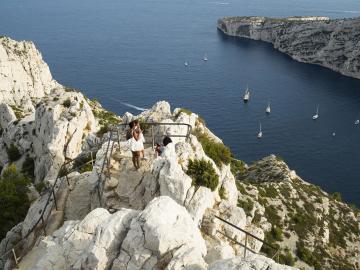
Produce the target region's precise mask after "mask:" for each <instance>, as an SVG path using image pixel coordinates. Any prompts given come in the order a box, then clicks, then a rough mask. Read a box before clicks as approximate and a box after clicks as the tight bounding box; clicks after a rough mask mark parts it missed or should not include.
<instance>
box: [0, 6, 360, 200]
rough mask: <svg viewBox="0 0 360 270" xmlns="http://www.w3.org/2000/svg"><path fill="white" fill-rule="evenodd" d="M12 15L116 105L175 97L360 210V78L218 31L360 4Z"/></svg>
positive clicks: (27, 10)
mask: <svg viewBox="0 0 360 270" xmlns="http://www.w3.org/2000/svg"><path fill="white" fill-rule="evenodd" d="M0 11H1V16H0V35H6V36H9V37H11V38H13V39H17V40H32V41H33V42H34V43H35V44H36V46H37V48H38V49H39V50H40V51H41V52H42V55H43V58H44V59H45V61H46V62H47V63H48V64H49V66H50V69H51V72H52V74H53V77H54V78H55V79H56V80H58V81H59V82H60V83H61V84H64V85H66V86H71V87H74V88H76V89H80V90H81V91H82V92H83V93H85V94H86V95H87V96H88V97H90V98H96V99H97V100H99V101H100V102H101V104H103V106H104V107H105V108H106V109H108V110H111V111H113V112H115V113H117V114H120V115H122V114H123V113H125V112H126V111H129V112H131V113H134V114H137V113H139V112H140V111H139V110H138V109H140V108H150V107H151V106H152V105H153V104H154V103H155V102H156V101H159V100H167V101H169V102H170V104H171V106H172V108H173V109H174V108H176V107H185V108H187V109H190V110H191V111H194V112H196V113H197V114H199V115H200V116H201V117H202V118H204V119H205V121H206V123H207V125H208V127H209V128H210V129H211V130H212V131H213V132H214V133H216V134H217V135H218V136H219V137H221V138H222V139H223V141H224V143H225V144H226V145H228V146H229V147H230V148H231V149H232V151H233V152H234V154H235V156H236V157H237V158H239V159H242V160H244V161H246V162H247V163H251V162H253V161H255V160H258V159H261V158H262V157H264V156H267V155H270V154H276V155H279V156H280V157H282V158H283V159H284V160H285V161H286V162H287V163H288V164H289V166H290V168H291V169H293V170H295V171H296V172H297V174H298V175H300V176H301V177H302V178H303V179H304V180H306V181H308V182H311V183H313V184H316V185H319V186H320V187H321V188H323V189H324V190H326V191H328V192H340V193H341V194H342V197H343V199H344V200H345V201H346V202H349V203H354V204H357V205H358V206H360V125H358V126H356V125H354V122H355V120H356V119H359V118H360V80H357V79H353V78H349V77H345V76H342V75H340V74H338V73H335V72H333V71H331V70H328V69H326V68H322V67H319V66H315V65H309V64H303V63H298V62H296V61H294V60H292V59H291V58H290V57H288V56H286V55H284V54H282V53H280V52H278V51H276V50H274V49H273V47H272V45H271V44H267V43H262V42H258V41H251V40H246V39H239V38H230V37H226V36H224V35H223V34H222V33H220V32H219V31H218V30H217V29H216V22H217V19H218V18H220V17H223V16H251V15H256V16H270V17H286V16H295V15H317V16H328V17H330V18H345V17H356V16H360V1H358V0H342V1H338V0H317V1H313V0H302V1H295V0H267V1H265V0H262V1H260V0H251V1H245V0H220V1H213V0H103V1H98V0H76V1H73V0H62V1H49V0H32V1H29V0H1V1H0ZM205 54H206V55H207V57H208V61H207V62H204V61H203V60H202V58H203V57H204V55H205ZM185 62H188V64H189V65H188V66H187V67H185V66H184V63H185ZM247 85H248V86H249V88H250V89H251V99H250V102H248V103H247V104H244V103H243V101H242V97H243V94H244V90H245V88H246V87H247ZM268 102H271V108H272V112H271V114H270V115H266V114H265V108H266V106H267V104H268ZM134 106H135V107H134ZM317 106H319V119H318V120H317V121H313V120H312V116H313V115H314V114H315V111H316V107H317ZM136 107H139V108H136ZM260 123H261V124H262V131H263V137H262V139H260V140H259V139H257V133H258V130H259V124H260ZM334 132H335V136H333V133H334Z"/></svg>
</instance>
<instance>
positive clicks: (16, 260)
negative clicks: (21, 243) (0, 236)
mask: <svg viewBox="0 0 360 270" xmlns="http://www.w3.org/2000/svg"><path fill="white" fill-rule="evenodd" d="M11 251H12V253H13V256H14V259H15V264H16V266H18V264H19V261H18V258H17V257H16V253H15V249H11Z"/></svg>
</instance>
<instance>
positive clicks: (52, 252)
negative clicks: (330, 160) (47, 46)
mask: <svg viewBox="0 0 360 270" xmlns="http://www.w3.org/2000/svg"><path fill="white" fill-rule="evenodd" d="M14 47H16V46H15V45H14ZM14 76H15V75H14ZM10 100H11V99H10ZM31 102H32V103H31V104H33V105H34V108H35V109H34V111H31V110H29V111H26V112H23V111H22V110H20V109H19V108H17V107H14V105H11V102H10V101H9V102H7V101H5V102H3V103H2V104H0V112H1V115H0V124H1V127H2V129H3V130H2V136H1V140H0V142H1V143H2V145H3V147H2V148H0V162H2V163H0V164H1V165H3V166H5V167H6V166H8V164H9V163H10V162H15V163H17V164H18V165H19V166H21V162H22V161H23V160H24V159H25V157H26V156H28V157H33V158H34V160H35V168H34V172H35V176H36V177H37V181H40V182H41V181H45V180H48V182H50V183H52V182H53V181H54V180H55V179H58V182H57V183H56V185H54V186H53V191H54V192H52V190H51V189H44V190H43V191H42V192H41V193H40V194H38V195H37V196H35V198H34V200H33V201H32V204H31V206H30V208H29V210H28V213H27V215H26V217H25V218H24V220H23V221H22V222H20V223H19V224H17V225H16V226H14V227H13V228H12V229H11V230H10V231H9V232H8V233H7V235H6V237H5V238H4V239H3V240H2V241H1V243H0V269H2V268H4V269H6V270H8V269H12V268H13V267H14V266H15V261H14V258H13V256H12V255H13V253H12V251H11V250H12V248H15V249H14V250H15V252H16V253H17V255H18V256H21V260H20V262H19V265H18V268H19V269H39V270H40V269H41V270H43V269H53V270H54V269H59V270H60V269H99V270H100V269H112V270H123V269H124V270H130V269H131V270H132V269H139V270H140V269H156V270H157V269H169V270H170V269H173V270H177V269H188V270H217V269H223V270H227V269H229V270H230V269H239V270H243V269H244V270H245V269H254V270H260V269H268V270H275V269H277V270H292V269H294V268H292V267H290V266H287V265H291V266H293V265H295V266H297V267H305V268H306V269H312V267H315V268H316V269H347V268H349V269H352V268H355V269H359V263H360V262H359V258H360V256H359V254H360V251H359V249H358V246H359V239H360V235H359V224H360V223H359V221H360V214H359V211H358V210H357V209H355V208H354V209H352V208H350V207H349V206H347V205H346V204H344V203H341V202H339V201H336V200H335V199H334V198H332V197H331V196H330V195H328V194H326V193H325V192H323V191H321V190H320V189H319V188H316V187H314V186H312V185H310V184H308V183H306V182H304V181H303V180H301V179H300V178H299V177H298V176H297V175H296V174H295V172H292V171H290V170H289V168H288V167H287V165H286V164H285V162H283V161H281V160H280V159H279V158H276V157H274V156H271V157H268V158H265V159H263V160H261V161H259V162H256V163H254V164H252V165H250V166H248V165H246V164H245V163H243V162H241V161H239V160H235V159H233V158H232V155H231V152H230V150H229V149H228V148H227V147H225V146H224V145H223V144H222V141H221V139H220V138H218V137H216V135H215V134H213V133H212V132H211V131H210V130H209V129H208V128H207V127H206V125H205V123H204V121H203V120H202V119H201V118H200V117H199V116H198V115H196V114H195V113H192V112H190V111H188V110H185V109H180V108H177V109H175V110H173V111H172V110H171V108H170V104H169V103H167V102H166V101H160V102H157V103H156V104H154V106H153V107H152V108H151V109H149V110H146V111H144V112H143V113H141V114H140V115H137V116H134V115H132V114H130V113H125V114H124V116H123V117H118V116H116V115H114V114H112V113H110V112H107V111H106V110H104V109H102V108H101V106H100V104H98V103H97V102H96V101H90V100H88V99H87V98H85V97H84V96H83V95H82V94H81V93H79V92H77V91H75V90H73V89H69V88H65V87H63V86H61V85H59V84H57V83H56V84H55V85H54V86H53V87H51V89H50V90H49V91H48V92H46V93H45V94H44V96H42V97H39V98H38V99H37V100H36V101H33V100H31ZM9 104H10V105H9ZM12 106H13V107H14V108H17V109H14V108H13V107H12ZM120 119H121V120H122V121H123V122H124V123H125V124H126V123H128V122H129V121H130V120H132V119H140V120H141V122H145V123H144V124H143V129H144V136H145V139H146V141H147V142H148V144H146V149H145V154H146V156H147V159H146V160H142V161H141V168H140V169H139V170H134V168H133V165H132V161H131V157H132V154H131V151H130V149H129V144H128V142H127V141H126V137H125V134H126V125H125V124H124V125H117V128H116V132H115V131H110V130H108V127H109V125H110V124H118V123H119V121H120ZM154 122H156V123H161V125H155V126H149V123H154ZM190 130H192V132H191V134H188V132H189V131H190ZM181 134H182V135H184V134H188V137H187V138H185V137H173V142H172V143H170V144H169V145H168V146H166V147H165V149H164V151H163V153H162V155H161V156H157V155H156V154H155V152H154V150H153V148H152V140H154V141H156V142H158V141H160V140H161V139H162V138H163V137H164V136H165V135H181ZM11 145H15V146H16V147H17V148H18V149H19V154H20V157H19V160H15V161H14V160H9V158H10V157H9V153H8V152H9V151H7V150H8V149H9V147H12V146H11ZM89 152H90V153H91V155H95V156H94V160H91V163H89V164H88V165H87V166H86V167H78V166H82V165H86V164H85V163H86V162H87V159H85V160H83V157H84V155H85V156H86V155H87V154H89ZM10 156H11V155H10ZM72 158H75V162H74V164H73V165H68V166H67V167H66V170H64V171H60V172H59V168H60V166H61V165H62V164H64V161H65V160H66V159H67V160H69V159H72ZM196 162H198V163H196ZM71 164H72V163H71ZM194 164H198V165H197V166H198V167H196V166H195V165H194ZM199 164H200V165H199ZM194 168H195V169H194ZM64 175H66V177H65V176H64ZM199 175H200V176H201V177H200V178H199ZM57 176H58V177H57ZM204 179H206V181H203V180H204ZM54 194H56V195H54ZM54 196H55V197H56V207H55V202H54ZM305 211H306V212H312V213H314V214H312V215H311V216H310V215H309V214H306V215H304V214H303V212H305ZM216 216H217V217H220V218H221V219H224V220H226V221H228V222H230V223H231V224H233V225H235V226H237V227H239V228H241V229H243V230H245V231H247V232H249V233H251V234H252V235H253V236H255V237H256V238H257V239H256V238H254V237H252V236H249V235H248V236H246V234H245V233H244V232H243V231H241V230H238V229H235V228H234V227H232V226H230V225H228V224H226V223H224V222H223V221H221V220H220V219H218V218H216ZM41 217H45V220H44V223H42V221H41ZM342 221H346V223H345V224H343V223H342ZM339 230H340V231H341V233H339V232H338V231H339ZM45 234H46V235H45ZM319 236H320V237H319ZM263 239H265V240H266V241H268V242H270V243H271V244H272V245H273V246H274V247H275V249H269V247H268V246H264V245H263V242H262V241H261V240H263ZM245 243H246V246H247V248H248V249H247V250H246V251H245V249H244V248H243V245H244V244H245ZM276 249H279V252H278V255H279V256H278V257H274V258H273V259H272V258H271V257H273V255H274V252H276ZM250 250H251V251H250ZM264 255H267V256H268V257H265V256H264ZM296 256H297V258H298V260H297V261H295V258H296ZM320 256H321V260H320V259H319V258H320ZM274 260H276V262H275V261H274ZM315 262H317V263H315ZM319 262H320V263H319ZM284 264H287V265H284ZM334 266H335V268H334ZM331 267H333V268H331Z"/></svg>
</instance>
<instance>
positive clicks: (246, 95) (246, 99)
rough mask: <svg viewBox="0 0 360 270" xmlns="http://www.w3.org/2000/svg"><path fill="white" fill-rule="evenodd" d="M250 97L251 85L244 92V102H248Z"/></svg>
mask: <svg viewBox="0 0 360 270" xmlns="http://www.w3.org/2000/svg"><path fill="white" fill-rule="evenodd" d="M249 99H250V89H249V87H248V86H247V87H246V90H245V94H244V102H248V101H249Z"/></svg>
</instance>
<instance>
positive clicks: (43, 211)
mask: <svg viewBox="0 0 360 270" xmlns="http://www.w3.org/2000/svg"><path fill="white" fill-rule="evenodd" d="M98 147H99V146H98ZM97 150H98V149H96V150H94V148H93V149H91V150H90V151H88V152H86V153H83V154H81V155H79V156H77V157H76V158H75V159H70V160H68V161H66V162H65V163H63V164H62V165H61V167H60V169H59V172H58V175H57V177H56V179H55V182H54V184H53V185H52V187H51V189H50V192H49V196H48V198H47V201H46V204H45V205H44V207H43V209H42V210H41V211H40V212H39V213H41V215H40V217H39V218H38V220H37V221H36V222H35V224H34V225H33V226H32V227H31V229H29V230H28V232H27V233H26V235H25V236H23V237H22V238H21V239H20V240H19V241H18V242H17V243H16V244H15V245H13V246H12V247H11V249H9V250H7V251H6V252H4V254H3V255H2V256H0V259H5V258H6V257H7V256H8V255H9V254H10V253H12V254H13V257H14V260H15V263H16V265H17V264H18V263H19V261H20V259H21V257H17V255H16V249H17V248H19V247H20V246H21V245H22V244H24V242H25V240H26V239H27V238H28V237H29V236H30V234H31V233H33V232H34V231H35V229H36V228H37V227H38V225H39V223H40V222H41V225H42V229H43V232H44V234H45V235H46V224H45V223H46V221H47V220H48V218H49V217H50V215H51V212H52V210H53V207H54V206H55V209H56V210H57V201H56V194H55V193H56V191H55V190H56V189H57V188H58V187H60V185H61V184H62V181H63V179H64V178H65V179H66V180H67V183H68V184H69V181H68V175H69V174H70V173H72V172H74V171H76V170H79V169H81V168H83V167H85V166H86V165H88V164H90V163H91V164H93V152H95V151H97ZM89 153H90V154H91V160H89V161H87V162H85V163H83V164H81V165H80V166H77V167H74V168H72V169H71V170H67V169H66V166H68V165H69V164H71V163H72V162H76V161H78V160H81V159H82V158H83V157H84V156H87V155H88V154H89ZM64 168H65V169H66V174H65V175H62V173H63V172H64ZM58 181H60V183H58ZM52 197H53V199H52ZM53 200H54V203H53V204H52V205H51V208H50V209H49V212H48V215H47V217H45V218H44V216H45V212H46V210H47V208H48V206H49V204H50V203H51V202H52V201H53ZM39 229H41V228H39Z"/></svg>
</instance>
